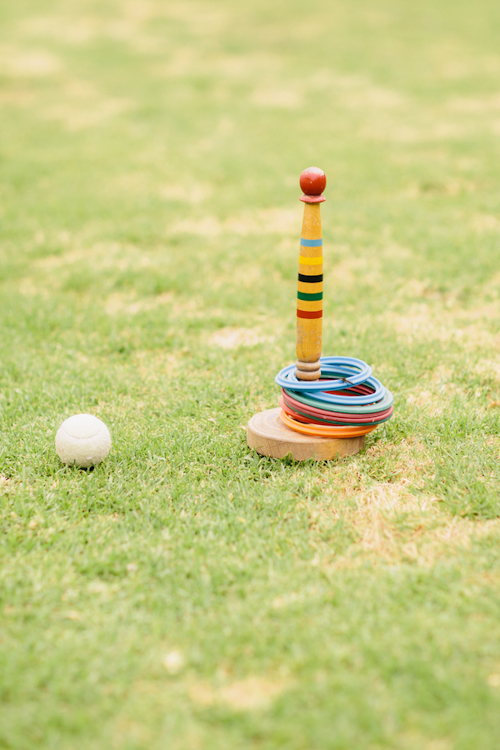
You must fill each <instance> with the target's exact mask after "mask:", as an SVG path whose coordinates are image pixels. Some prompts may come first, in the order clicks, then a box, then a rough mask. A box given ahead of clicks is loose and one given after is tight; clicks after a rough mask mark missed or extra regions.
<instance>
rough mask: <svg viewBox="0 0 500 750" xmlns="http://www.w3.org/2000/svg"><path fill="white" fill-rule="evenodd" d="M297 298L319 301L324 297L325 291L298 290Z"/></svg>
mask: <svg viewBox="0 0 500 750" xmlns="http://www.w3.org/2000/svg"><path fill="white" fill-rule="evenodd" d="M297 299H303V300H306V301H307V302H317V301H318V300H320V299H323V292H316V294H308V293H307V292H297Z"/></svg>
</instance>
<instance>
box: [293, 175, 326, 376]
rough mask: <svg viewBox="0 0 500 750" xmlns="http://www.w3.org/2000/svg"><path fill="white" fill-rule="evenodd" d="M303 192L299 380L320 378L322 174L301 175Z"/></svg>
mask: <svg viewBox="0 0 500 750" xmlns="http://www.w3.org/2000/svg"><path fill="white" fill-rule="evenodd" d="M300 187H301V188H302V190H303V191H304V194H303V195H302V197H301V199H300V200H301V201H303V202H304V204H305V205H304V218H303V221H302V234H301V238H300V256H299V281H298V288H297V349H296V350H297V362H296V368H297V369H296V370H295V375H296V376H297V378H298V379H299V380H318V379H319V377H320V376H321V365H320V361H319V358H320V357H321V339H322V335H323V237H322V233H321V207H320V204H321V203H322V202H323V201H324V200H325V199H324V198H323V190H324V189H325V187H326V176H325V173H324V172H323V171H322V170H321V169H318V168H317V167H309V169H306V170H304V172H302V174H301V175H300Z"/></svg>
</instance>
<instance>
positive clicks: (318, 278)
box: [299, 273, 323, 284]
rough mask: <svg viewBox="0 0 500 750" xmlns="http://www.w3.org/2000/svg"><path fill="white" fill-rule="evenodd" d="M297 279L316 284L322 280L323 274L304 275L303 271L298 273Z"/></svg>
mask: <svg viewBox="0 0 500 750" xmlns="http://www.w3.org/2000/svg"><path fill="white" fill-rule="evenodd" d="M299 281H305V282H306V284H317V283H318V282H319V281H323V274H322V273H320V274H318V275H317V276H306V275H305V274H303V273H299Z"/></svg>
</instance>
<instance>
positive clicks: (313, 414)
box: [275, 357, 394, 438]
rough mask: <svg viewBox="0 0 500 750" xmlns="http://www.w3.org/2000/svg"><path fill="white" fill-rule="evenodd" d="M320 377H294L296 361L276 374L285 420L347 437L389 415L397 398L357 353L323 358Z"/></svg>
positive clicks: (322, 433) (308, 429)
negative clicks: (356, 357)
mask: <svg viewBox="0 0 500 750" xmlns="http://www.w3.org/2000/svg"><path fill="white" fill-rule="evenodd" d="M320 362H321V378H320V380H313V381H304V380H298V379H297V377H296V376H295V365H289V367H285V368H284V369H283V370H281V372H279V373H278V374H277V375H276V378H275V380H276V383H277V384H278V385H279V386H281V399H280V406H281V419H282V420H283V422H284V423H285V424H286V425H287V426H288V427H291V429H292V430H295V431H296V432H301V433H303V434H304V435H314V436H321V437H333V438H347V437H358V436H359V435H366V434H367V433H368V432H371V431H372V430H374V429H375V428H376V427H377V426H378V425H379V424H381V423H382V422H385V421H387V420H388V419H390V418H391V416H392V412H393V403H394V397H393V395H392V393H391V392H390V391H388V390H387V388H385V387H384V386H383V385H382V383H381V382H380V381H379V380H377V378H374V377H372V368H371V367H370V366H369V365H367V364H366V362H363V361H362V360H361V359H355V358H354V357H321V359H320Z"/></svg>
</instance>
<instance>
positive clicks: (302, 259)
mask: <svg viewBox="0 0 500 750" xmlns="http://www.w3.org/2000/svg"><path fill="white" fill-rule="evenodd" d="M299 263H301V264H302V265H303V266H320V265H321V264H322V263H323V256H322V255H320V256H319V258H306V256H305V255H299Z"/></svg>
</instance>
